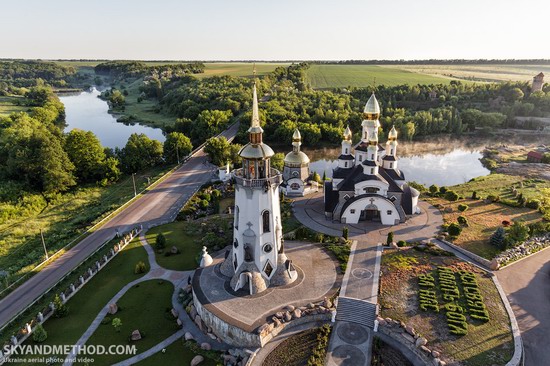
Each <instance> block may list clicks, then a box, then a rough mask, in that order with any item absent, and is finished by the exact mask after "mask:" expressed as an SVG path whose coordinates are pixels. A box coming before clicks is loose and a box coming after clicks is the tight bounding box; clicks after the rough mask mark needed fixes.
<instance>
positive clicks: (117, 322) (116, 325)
mask: <svg viewBox="0 0 550 366" xmlns="http://www.w3.org/2000/svg"><path fill="white" fill-rule="evenodd" d="M111 325H112V326H113V328H115V330H116V332H117V333H120V327H122V320H120V318H114V319H113V321H112V322H111Z"/></svg>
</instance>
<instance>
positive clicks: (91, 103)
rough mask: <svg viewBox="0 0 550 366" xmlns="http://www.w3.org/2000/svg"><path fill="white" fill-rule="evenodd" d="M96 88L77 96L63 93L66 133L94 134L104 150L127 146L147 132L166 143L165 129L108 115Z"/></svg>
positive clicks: (105, 103)
mask: <svg viewBox="0 0 550 366" xmlns="http://www.w3.org/2000/svg"><path fill="white" fill-rule="evenodd" d="M99 94H100V92H99V91H98V90H97V89H96V88H92V89H90V90H89V91H84V92H81V93H78V94H61V95H59V99H60V100H61V102H62V103H63V104H64V105H65V114H66V118H65V120H66V122H67V127H66V129H65V132H69V131H70V130H72V129H74V128H79V129H81V130H85V131H92V132H93V133H94V134H95V135H96V136H97V137H98V138H99V140H100V141H101V144H102V145H103V146H105V147H110V148H113V149H114V148H115V147H120V148H122V147H124V145H126V141H128V137H130V135H131V134H133V133H144V134H145V135H147V136H148V137H149V138H151V139H154V140H158V141H160V142H163V141H164V140H165V137H164V135H163V134H162V130H161V129H159V128H152V127H148V126H142V125H139V124H123V123H120V122H117V121H116V117H115V116H113V115H112V114H109V113H108V112H109V106H108V105H107V102H106V101H104V100H102V99H99V98H98V95H99Z"/></svg>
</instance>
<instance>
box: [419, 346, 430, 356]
mask: <svg viewBox="0 0 550 366" xmlns="http://www.w3.org/2000/svg"><path fill="white" fill-rule="evenodd" d="M420 349H421V350H422V351H423V352H425V353H427V354H430V353H432V351H431V350H430V349H429V348H428V347H426V346H420Z"/></svg>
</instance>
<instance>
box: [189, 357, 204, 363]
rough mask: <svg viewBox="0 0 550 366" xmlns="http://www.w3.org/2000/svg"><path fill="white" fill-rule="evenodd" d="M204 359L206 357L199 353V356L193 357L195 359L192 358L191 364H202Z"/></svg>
mask: <svg viewBox="0 0 550 366" xmlns="http://www.w3.org/2000/svg"><path fill="white" fill-rule="evenodd" d="M202 361H204V357H202V356H200V355H198V356H195V357H193V359H192V360H191V363H190V366H197V365H198V364H200V363H201V362H202Z"/></svg>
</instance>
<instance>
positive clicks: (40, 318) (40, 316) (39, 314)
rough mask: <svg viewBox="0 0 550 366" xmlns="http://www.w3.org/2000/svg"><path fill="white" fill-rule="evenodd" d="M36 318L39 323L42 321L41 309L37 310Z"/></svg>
mask: <svg viewBox="0 0 550 366" xmlns="http://www.w3.org/2000/svg"><path fill="white" fill-rule="evenodd" d="M36 319H37V320H38V322H39V323H42V322H43V321H44V314H42V312H41V311H39V312H38V315H37V316H36Z"/></svg>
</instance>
